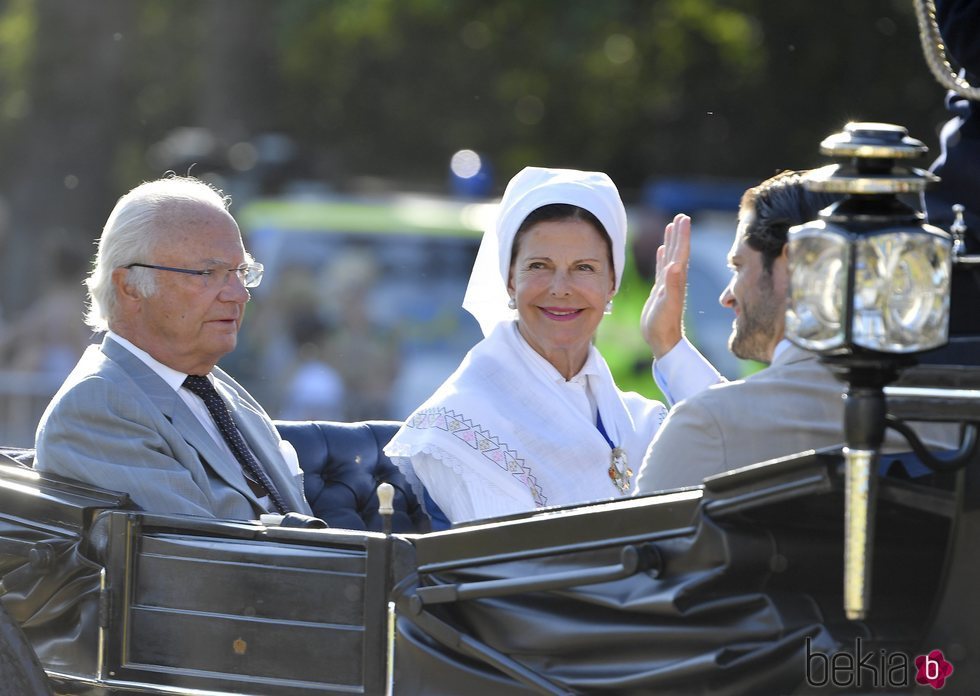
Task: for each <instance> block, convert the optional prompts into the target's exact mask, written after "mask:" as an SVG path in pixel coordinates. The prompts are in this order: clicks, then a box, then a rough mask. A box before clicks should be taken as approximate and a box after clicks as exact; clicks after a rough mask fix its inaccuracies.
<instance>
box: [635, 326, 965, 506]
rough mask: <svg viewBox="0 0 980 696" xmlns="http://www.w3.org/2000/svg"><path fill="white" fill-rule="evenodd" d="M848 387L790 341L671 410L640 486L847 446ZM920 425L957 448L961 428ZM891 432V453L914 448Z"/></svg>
mask: <svg viewBox="0 0 980 696" xmlns="http://www.w3.org/2000/svg"><path fill="white" fill-rule="evenodd" d="M843 391H844V385H843V382H841V381H840V380H838V379H837V378H836V377H834V375H833V373H831V371H830V370H829V369H828V368H827V367H826V366H825V365H823V364H822V363H821V362H820V360H819V358H818V357H817V356H816V355H815V354H814V353H811V352H809V351H805V350H803V349H802V348H799V347H798V346H795V345H790V346H789V347H787V348H786V349H785V350H783V351H782V352H781V353H780V354H779V357H778V358H776V360H774V361H773V363H772V365H770V366H769V367H767V368H765V369H764V370H761V371H759V372H757V373H756V374H754V375H751V376H750V377H747V378H745V379H743V380H738V381H736V382H725V383H722V384H716V385H714V386H712V387H710V388H708V389H706V390H704V391H701V392H698V393H697V394H695V395H694V396H692V397H690V398H689V399H686V400H685V401H681V402H680V403H678V404H677V405H676V406H675V407H674V408H673V409H671V411H670V413H669V414H668V416H667V419H666V420H665V421H664V423H663V425H661V426H660V430H658V431H657V434H656V436H654V438H653V442H652V443H651V444H650V447H649V448H648V449H647V453H646V456H645V457H644V458H643V464H642V465H641V467H640V471H639V474H638V477H637V483H636V485H637V492H638V493H651V492H653V491H657V490H664V489H668V488H679V487H682V486H694V485H698V484H700V483H701V481H702V480H703V479H704V478H705V477H706V476H712V475H714V474H720V473H722V472H725V471H729V470H731V469H737V468H739V467H742V466H747V465H749V464H756V463H758V462H762V461H766V460H767V459H774V458H776V457H783V456H786V455H790V454H795V453H797V452H803V451H805V450H810V449H820V448H823V447H832V446H834V445H839V444H841V443H842V441H843V437H844V399H843ZM916 430H917V432H918V434H919V436H920V437H922V438H923V439H924V441H925V443H926V444H927V445H928V446H930V447H933V448H939V449H944V448H951V447H955V446H956V444H955V443H956V439H957V432H958V431H957V429H956V427H955V426H950V425H945V424H930V425H924V424H920V425H917V426H916ZM887 438H888V439H887V440H886V442H885V449H886V451H895V452H898V451H908V450H909V449H911V448H910V447H909V445H908V443H907V442H905V440H904V439H902V438H901V437H900V436H899V435H897V434H896V433H894V431H891V430H889V431H887Z"/></svg>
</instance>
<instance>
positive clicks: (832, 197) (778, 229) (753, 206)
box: [739, 170, 843, 273]
mask: <svg viewBox="0 0 980 696" xmlns="http://www.w3.org/2000/svg"><path fill="white" fill-rule="evenodd" d="M805 174H806V171H792V170H787V171H784V172H780V173H779V174H777V175H776V176H773V177H770V178H768V179H766V180H765V181H763V182H762V183H761V184H759V185H758V186H753V187H752V188H750V189H749V190H748V191H746V192H745V193H744V194H742V202H741V205H740V207H739V210H740V211H743V210H754V211H755V219H754V220H753V221H752V224H751V225H749V226H748V227H747V228H746V230H745V243H746V244H748V245H749V247H750V248H752V249H755V250H756V251H758V252H760V253H761V254H762V267H763V268H764V269H765V271H766V272H767V273H771V272H772V264H773V262H774V261H775V260H776V259H777V258H779V255H780V254H782V253H783V247H784V246H786V240H787V236H788V234H787V233H788V232H789V228H790V227H792V226H793V225H801V224H803V223H804V222H809V221H810V220H814V219H816V217H817V213H818V212H820V210H821V209H823V208H826V207H827V206H828V205H830V204H831V203H835V202H837V201H839V200H840V199H841V198H842V197H843V196H842V195H840V194H835V193H825V192H818V191H808V190H807V189H806V188H804V186H803V176H804V175H805Z"/></svg>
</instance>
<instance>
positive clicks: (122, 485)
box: [35, 337, 311, 519]
mask: <svg viewBox="0 0 980 696" xmlns="http://www.w3.org/2000/svg"><path fill="white" fill-rule="evenodd" d="M212 374H213V376H214V377H215V387H216V388H217V390H218V392H219V393H220V394H221V395H222V396H223V397H224V399H225V401H226V402H227V403H228V406H229V409H230V411H231V414H232V417H233V418H234V420H235V422H236V423H237V425H238V427H239V429H240V430H241V432H242V435H243V436H244V438H245V440H246V441H247V442H248V444H249V447H251V449H252V451H253V452H254V453H255V456H256V458H257V459H258V460H259V462H260V463H261V464H262V466H263V467H264V468H265V470H266V472H267V473H268V474H269V477H270V478H271V479H272V482H273V483H274V484H275V486H276V488H277V489H278V490H279V492H280V493H281V494H282V497H283V499H284V500H285V501H286V503H287V504H288V505H289V506H290V508H291V509H293V510H295V511H297V512H302V513H305V514H311V512H310V508H309V505H308V504H307V502H306V499H305V497H304V496H303V477H302V472H301V471H300V470H299V467H298V465H296V464H295V462H292V463H287V459H286V458H284V456H283V454H282V451H281V450H280V444H279V443H280V441H281V438H280V437H279V433H278V432H277V431H276V428H275V426H274V425H273V423H272V421H271V420H270V419H269V416H268V415H266V413H265V411H264V410H262V407H261V406H259V404H258V403H257V402H256V401H255V400H254V399H253V398H252V397H251V396H250V395H249V394H248V392H246V391H245V389H243V388H242V387H241V386H240V385H239V384H238V383H236V382H235V381H234V380H233V379H232V378H231V377H229V376H228V375H227V374H225V373H224V372H223V371H222V370H221V369H219V368H217V367H216V368H215V369H214V371H213V372H212ZM36 448H37V459H36V464H35V466H36V468H37V469H38V470H39V471H45V472H52V473H55V474H59V475H62V476H67V477H69V478H72V479H77V480H79V481H84V482H86V483H90V484H94V485H96V486H101V487H103V488H109V489H112V490H117V491H125V492H127V493H129V495H130V497H132V499H133V501H134V502H136V504H138V505H139V506H141V507H142V508H143V509H144V510H147V511H150V512H160V513H167V514H187V515H202V516H206V517H218V518H224V519H255V518H257V516H258V514H259V512H261V509H260V508H259V505H258V500H257V499H256V497H255V495H254V494H253V493H252V491H251V489H250V488H249V487H248V484H247V483H246V481H245V477H244V475H243V474H242V469H241V465H240V464H239V463H238V461H237V460H236V459H235V458H234V457H233V456H232V455H231V454H230V453H229V452H227V451H226V450H225V449H223V448H222V447H219V446H218V444H217V443H216V442H215V441H214V438H212V437H211V435H210V434H209V433H208V431H207V430H206V429H205V428H204V426H202V425H201V422H200V421H199V420H198V419H197V417H195V415H194V413H193V412H192V411H191V410H190V409H189V408H188V407H187V404H185V403H184V401H183V400H182V399H181V398H180V396H179V395H178V394H177V392H175V391H174V390H173V389H172V388H171V387H170V386H169V385H168V384H167V383H166V382H164V381H163V379H161V378H160V376H159V375H157V374H156V373H155V372H154V371H153V370H151V369H150V368H149V367H148V366H147V365H146V364H145V363H143V361H142V360H140V359H139V358H137V357H136V356H135V355H133V354H132V353H131V352H129V351H128V350H126V349H125V348H124V347H122V346H121V345H119V344H118V343H116V342H115V341H113V340H112V339H111V338H108V337H107V338H105V339H104V340H103V341H102V345H101V346H90V347H89V348H88V349H87V350H86V351H85V354H84V355H83V356H82V358H81V359H80V360H79V362H78V364H77V365H76V366H75V369H74V370H73V371H72V373H71V374H70V375H69V376H68V379H66V380H65V383H64V384H63V385H62V387H61V389H60V390H59V391H58V393H57V394H55V396H54V398H53V399H52V400H51V403H50V404H48V408H47V410H46V411H45V412H44V415H43V416H42V418H41V422H40V424H39V426H38V430H37V441H36Z"/></svg>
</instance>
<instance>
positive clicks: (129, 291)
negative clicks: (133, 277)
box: [112, 268, 143, 302]
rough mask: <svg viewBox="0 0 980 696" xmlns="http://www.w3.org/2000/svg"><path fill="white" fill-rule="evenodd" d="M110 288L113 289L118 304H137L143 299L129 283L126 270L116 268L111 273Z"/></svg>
mask: <svg viewBox="0 0 980 696" xmlns="http://www.w3.org/2000/svg"><path fill="white" fill-rule="evenodd" d="M112 287H113V288H115V290H116V297H117V298H119V301H120V302H138V301H140V300H142V299H143V296H142V295H141V294H140V292H139V290H137V289H136V286H135V285H132V284H131V283H130V282H129V270H128V269H125V268H116V269H114V270H113V271H112Z"/></svg>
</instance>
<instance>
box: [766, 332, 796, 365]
mask: <svg viewBox="0 0 980 696" xmlns="http://www.w3.org/2000/svg"><path fill="white" fill-rule="evenodd" d="M791 345H793V344H792V343H790V342H789V339H788V338H781V339H779V343H777V344H776V347H775V348H773V349H772V362H776V360H778V359H779V356H780V355H782V354H783V352H785V350H786V349H787V348H789V347H790V346H791ZM770 364H771V363H770Z"/></svg>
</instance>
